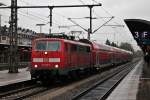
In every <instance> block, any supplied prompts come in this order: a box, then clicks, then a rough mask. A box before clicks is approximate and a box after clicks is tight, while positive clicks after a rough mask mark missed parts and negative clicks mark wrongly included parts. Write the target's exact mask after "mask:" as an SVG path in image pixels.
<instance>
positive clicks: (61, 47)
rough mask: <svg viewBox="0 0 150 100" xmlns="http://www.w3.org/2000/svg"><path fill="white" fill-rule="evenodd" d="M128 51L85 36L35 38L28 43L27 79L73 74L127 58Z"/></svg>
mask: <svg viewBox="0 0 150 100" xmlns="http://www.w3.org/2000/svg"><path fill="white" fill-rule="evenodd" d="M131 59H132V52H130V51H126V50H123V49H119V48H115V47H111V46H107V45H101V44H98V43H96V42H92V41H89V40H87V39H80V40H78V41H77V40H70V39H64V38H38V39H35V40H34V41H33V43H32V59H31V60H32V67H31V71H30V73H31V78H32V79H39V80H47V79H50V78H52V77H53V78H54V77H59V76H66V75H67V76H69V75H70V76H73V75H75V74H78V73H79V72H80V71H88V72H91V71H95V70H97V69H101V68H105V67H109V66H111V65H116V64H120V63H125V62H128V61H131Z"/></svg>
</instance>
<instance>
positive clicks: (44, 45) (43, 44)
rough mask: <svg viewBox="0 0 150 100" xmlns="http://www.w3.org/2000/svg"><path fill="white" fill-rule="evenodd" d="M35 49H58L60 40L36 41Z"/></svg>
mask: <svg viewBox="0 0 150 100" xmlns="http://www.w3.org/2000/svg"><path fill="white" fill-rule="evenodd" d="M35 49H36V50H47V51H59V50H60V42H59V41H37V42H36V46H35Z"/></svg>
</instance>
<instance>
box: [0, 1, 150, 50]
mask: <svg viewBox="0 0 150 100" xmlns="http://www.w3.org/2000/svg"><path fill="white" fill-rule="evenodd" d="M10 1H11V0H0V2H2V3H4V4H6V5H10ZM93 3H94V4H96V3H102V7H94V8H93V17H98V18H99V17H111V16H115V18H114V19H113V20H112V21H111V22H109V23H108V24H109V25H116V24H119V25H125V23H124V21H123V20H124V19H128V18H139V19H145V20H150V13H149V10H150V6H149V5H150V0H18V5H20V6H23V5H26V6H29V5H45V6H47V5H74V4H80V5H81V4H93ZM9 12H10V10H1V9H0V14H1V15H2V25H7V26H8V19H9V16H10V13H9ZM48 16H49V9H19V15H18V17H19V18H18V25H19V26H20V27H24V28H29V29H32V30H34V31H36V32H39V27H38V26H36V24H40V23H44V24H46V25H45V26H43V29H42V32H45V33H48V30H49V24H47V23H48V22H49V17H48ZM88 16H89V9H88V8H63V9H53V27H52V31H53V32H62V31H64V32H69V31H74V30H82V29H81V28H79V27H71V28H67V29H59V28H58V26H59V25H73V23H71V22H70V21H68V20H67V18H80V17H88ZM107 20H109V19H108V18H107V19H93V30H95V29H96V28H98V27H99V26H101V25H102V24H103V23H104V22H105V21H107ZM74 21H76V22H77V23H79V24H80V25H81V26H83V27H84V28H86V29H88V28H89V20H88V19H74ZM82 31H83V30H82ZM85 35H86V32H85ZM91 38H92V39H93V40H96V41H98V42H101V43H105V41H106V39H109V40H111V41H114V42H115V43H118V44H119V43H120V42H129V43H131V44H132V45H133V46H134V48H135V49H136V50H137V49H138V47H137V46H136V42H135V41H134V40H133V37H132V35H131V34H130V32H129V30H128V28H127V27H108V26H105V27H102V28H101V29H100V30H99V31H97V32H96V33H95V34H93V35H91Z"/></svg>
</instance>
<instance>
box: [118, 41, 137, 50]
mask: <svg viewBox="0 0 150 100" xmlns="http://www.w3.org/2000/svg"><path fill="white" fill-rule="evenodd" d="M119 48H121V49H124V50H128V51H131V52H134V49H133V47H132V45H131V44H130V43H127V42H122V43H121V44H120V46H119Z"/></svg>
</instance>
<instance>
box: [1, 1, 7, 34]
mask: <svg viewBox="0 0 150 100" xmlns="http://www.w3.org/2000/svg"><path fill="white" fill-rule="evenodd" d="M0 6H6V5H5V4H4V3H1V2H0ZM1 18H2V15H1V14H0V32H1Z"/></svg>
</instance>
